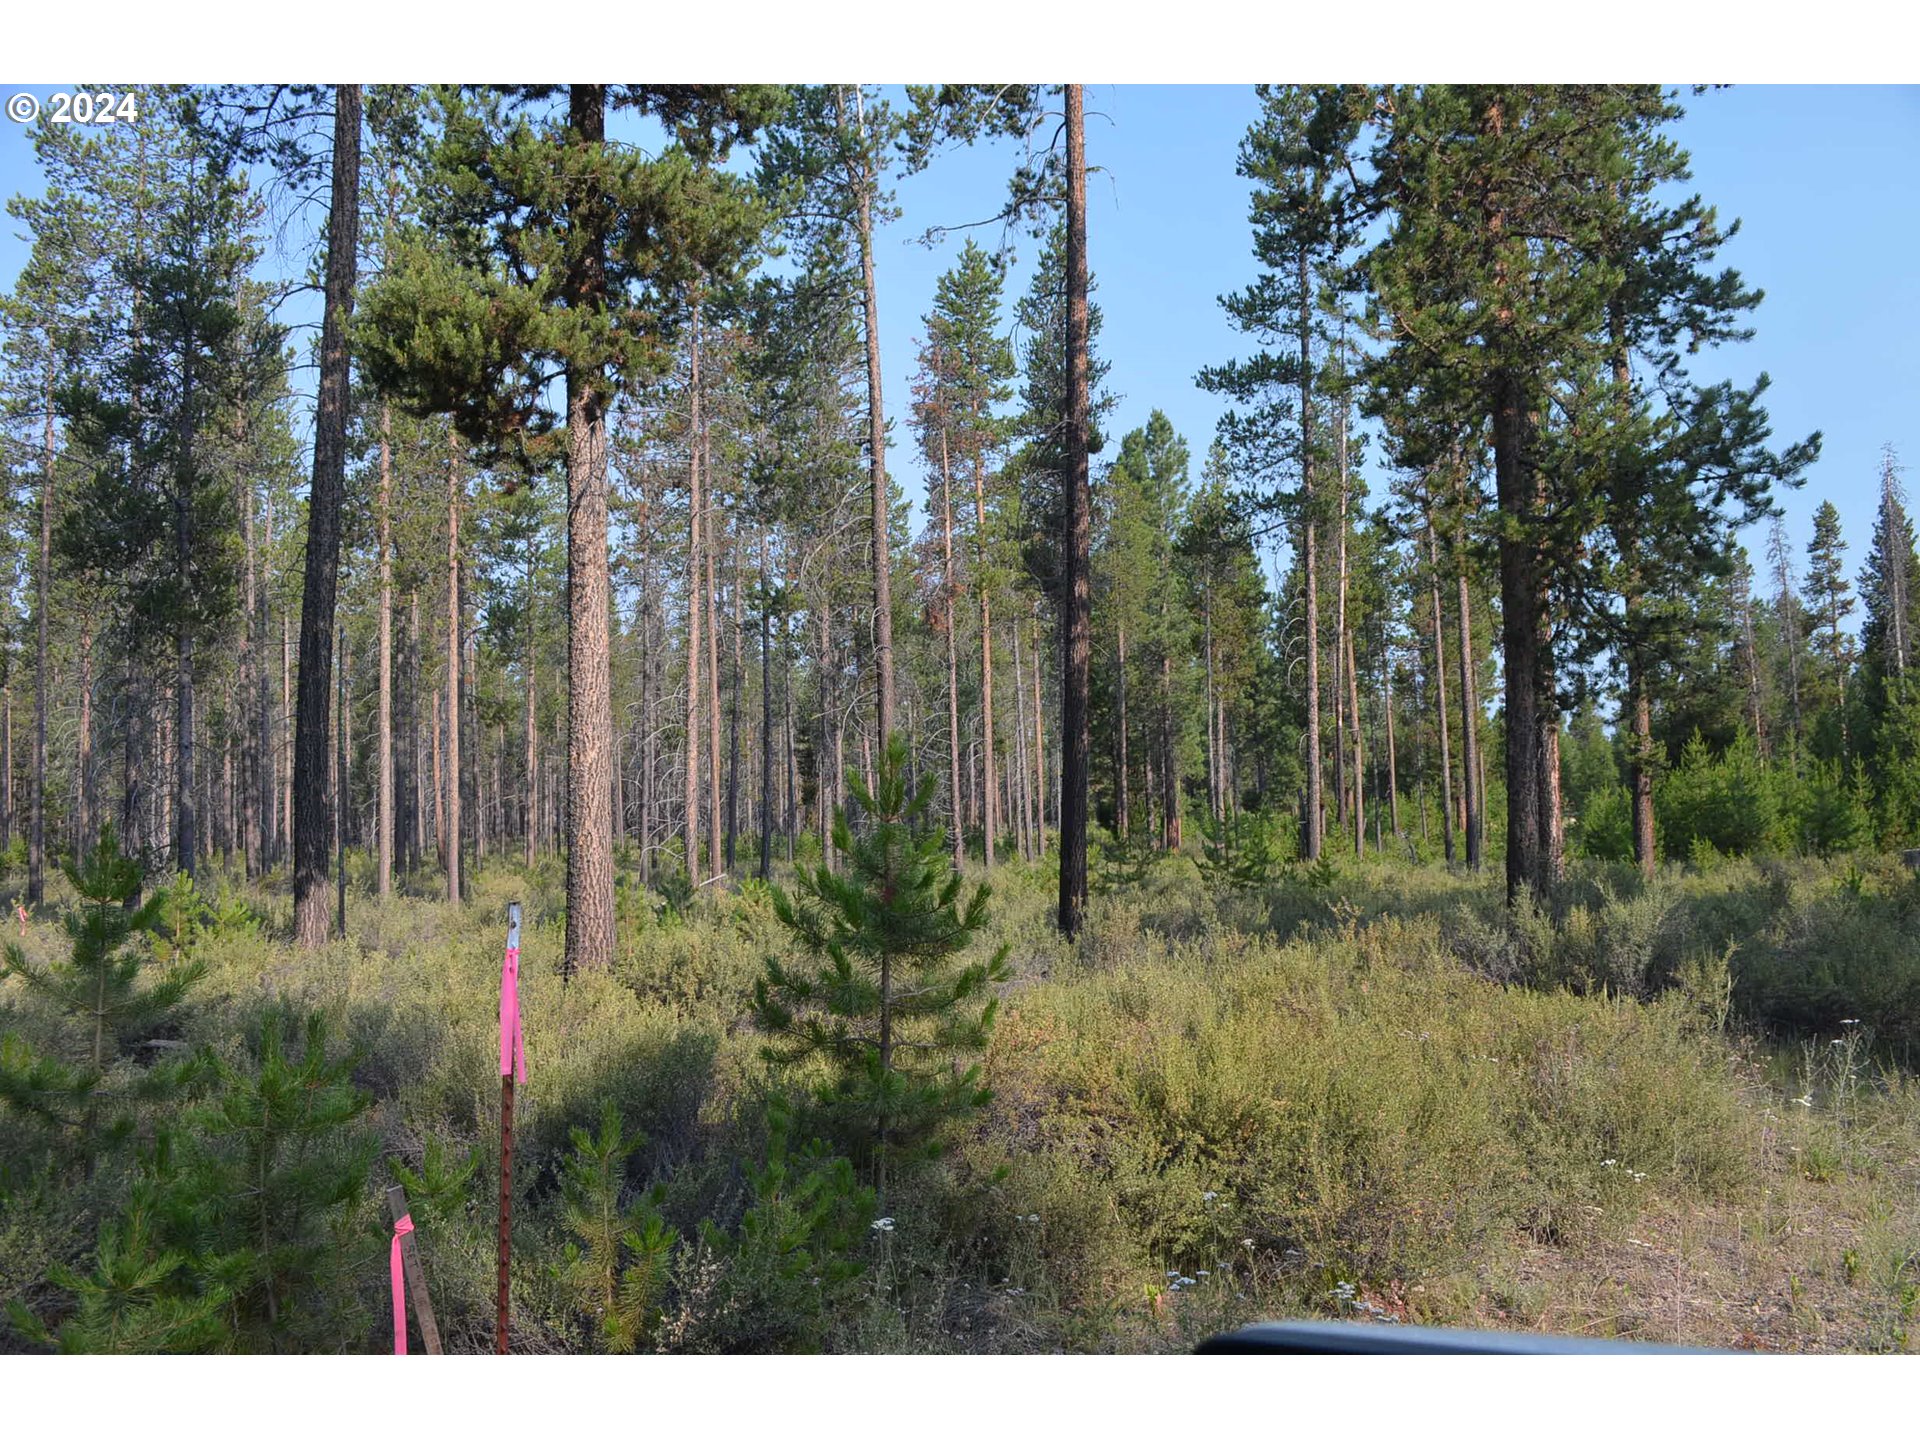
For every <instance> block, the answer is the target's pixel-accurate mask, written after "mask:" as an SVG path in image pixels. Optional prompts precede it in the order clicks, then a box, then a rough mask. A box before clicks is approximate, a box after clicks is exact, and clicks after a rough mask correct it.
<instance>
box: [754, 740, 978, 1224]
mask: <svg viewBox="0 0 1920 1440" xmlns="http://www.w3.org/2000/svg"><path fill="white" fill-rule="evenodd" d="M906 767H907V749H906V744H905V742H904V740H903V739H902V738H901V737H899V736H898V735H896V736H893V737H891V738H890V739H889V740H888V742H887V746H886V749H885V750H884V751H883V752H882V753H881V755H880V757H879V761H878V764H877V766H876V769H875V783H874V788H873V789H872V790H871V791H869V790H868V789H867V787H866V785H865V784H864V783H863V782H862V780H861V777H860V776H859V774H858V773H857V772H854V771H850V772H849V773H848V776H847V784H848V787H849V788H850V789H851V790H852V792H853V796H854V800H855V803H856V804H858V806H859V807H860V813H861V814H862V815H863V816H864V817H865V826H864V828H863V831H862V833H860V834H859V835H856V834H855V833H854V832H853V831H852V829H851V828H850V827H849V826H848V824H847V817H846V814H845V812H841V813H840V814H838V815H837V816H836V817H835V820H834V827H833V843H834V846H835V848H836V849H837V850H839V852H840V853H841V855H842V856H843V857H844V863H845V866H846V873H845V874H844V875H842V874H836V873H835V872H834V871H833V870H831V869H829V868H828V867H827V866H826V865H820V866H817V867H802V868H801V870H800V873H799V877H798V881H797V889H796V893H795V894H793V895H789V894H787V893H786V892H785V891H784V890H779V889H776V890H775V892H774V912H775V914H776V915H777V916H778V917H779V919H780V923H781V924H782V925H783V926H784V927H785V928H786V929H787V931H788V932H789V934H790V935H792V937H793V939H794V941H795V942H796V943H797V944H798V945H799V947H800V949H801V950H802V951H803V952H804V953H805V954H806V956H808V957H810V959H811V961H812V962H813V963H812V965H811V966H806V967H803V966H802V965H800V964H795V963H793V962H791V961H783V960H781V959H780V958H779V957H777V956H769V957H768V959H767V969H766V974H765V975H764V976H762V977H761V978H760V979H759V980H757V981H756V982H755V983H754V1006H753V1008H754V1020H755V1023H756V1024H757V1025H758V1026H759V1027H760V1029H761V1030H762V1031H763V1032H765V1033H766V1034H767V1035H769V1036H770V1037H772V1038H771V1040H770V1041H769V1043H768V1045H767V1046H766V1049H765V1053H766V1056H767V1058H768V1060H769V1061H771V1062H773V1063H774V1064H777V1065H780V1066H782V1067H792V1066H796V1065H801V1064H805V1063H807V1062H809V1061H812V1060H815V1059H818V1060H821V1061H824V1062H825V1063H826V1065H827V1067H828V1069H829V1072H830V1074H831V1077H832V1078H831V1079H830V1080H829V1081H828V1082H827V1083H826V1084H825V1085H824V1086H823V1087H822V1088H821V1090H820V1091H819V1096H818V1098H819V1101H820V1104H821V1107H822V1110H823V1113H824V1116H825V1118H826V1120H827V1122H828V1123H829V1125H831V1126H832V1127H833V1128H834V1129H835V1130H836V1131H837V1132H838V1133H839V1134H840V1135H842V1136H843V1137H844V1138H845V1139H846V1141H847V1142H848V1143H849V1144H850V1145H851V1146H852V1147H853V1148H854V1153H856V1154H857V1155H860V1156H863V1157H868V1158H870V1160H871V1163H872V1165H873V1170H874V1174H875V1177H876V1178H875V1188H876V1189H878V1190H879V1191H880V1193H881V1194H882V1195H883V1196H884V1195H885V1193H886V1182H887V1175H888V1173H889V1170H890V1167H892V1166H894V1165H895V1164H896V1162H898V1163H911V1162H913V1161H915V1160H918V1159H924V1158H928V1157H931V1156H933V1155H937V1154H938V1153H939V1149H940V1137H941V1134H942V1132H943V1131H944V1130H945V1129H946V1128H947V1127H948V1126H949V1125H950V1123H951V1122H953V1121H955V1120H957V1119H959V1118H961V1117H963V1116H966V1115H969V1114H972V1113H974V1112H975V1111H977V1110H978V1109H979V1108H980V1107H981V1106H983V1105H985V1104H986V1103H987V1100H988V1098H989V1095H988V1092H987V1091H986V1090H985V1089H984V1088H983V1086H982V1085H981V1081H980V1066H979V1064H978V1062H977V1060H973V1059H972V1057H976V1056H978V1055H980V1054H981V1053H983V1052H984V1051H985V1049H986V1046H987V1040H988V1037H989V1035H990V1033H991V1032H992V1029H993V1022H994V1016H995V1012H996V1011H997V1010H998V1008H999V1001H998V1000H997V999H996V998H994V997H993V996H992V994H991V993H990V987H992V986H994V985H997V984H1000V983H1003V982H1004V981H1006V980H1008V979H1010V978H1012V972H1011V971H1010V970H1009V969H1008V966H1007V958H1006V957H1007V948H1006V947H1005V946H1004V945H1003V946H1001V947H1000V948H999V949H997V950H995V951H994V952H993V954H992V955H990V956H989V957H988V958H987V959H985V960H975V961H970V962H969V961H966V960H964V959H963V958H962V956H963V955H964V953H965V952H966V951H967V950H968V949H969V948H970V947H971V946H972V944H973V942H974V941H975V940H976V939H977V938H978V936H979V935H980V932H981V931H982V930H983V929H984V928H985V925H986V918H987V900H988V898H989V895H990V894H991V891H990V888H989V887H988V886H987V885H985V884H981V885H979V886H977V887H976V888H975V889H974V892H973V895H972V896H971V898H969V899H966V900H964V901H963V900H962V897H961V885H962V880H963V877H962V876H961V874H960V872H959V871H958V870H956V869H955V868H954V866H953V862H952V860H951V858H950V857H949V856H948V854H947V847H946V837H945V835H944V834H942V833H941V832H940V831H939V830H938V829H934V828H928V827H925V826H924V825H923V824H922V820H923V817H924V816H925V814H926V810H927V807H928V805H929V803H930V802H931V800H932V798H933V791H934V781H933V780H932V779H931V778H929V779H927V780H925V781H923V782H922V783H921V784H920V786H919V788H918V789H917V790H916V791H914V792H913V793H912V794H909V793H908V790H907V779H906ZM962 1065H965V1067H966V1068H965V1069H962V1068H961V1066H962Z"/></svg>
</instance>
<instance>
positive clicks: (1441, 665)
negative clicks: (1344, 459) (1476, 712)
mask: <svg viewBox="0 0 1920 1440" xmlns="http://www.w3.org/2000/svg"><path fill="white" fill-rule="evenodd" d="M1424 516H1425V519H1426V522H1427V578H1428V581H1429V584H1430V589H1431V591H1432V595H1433V683H1434V695H1435V712H1434V714H1435V719H1436V720H1437V721H1438V728H1439V731H1440V835H1441V840H1442V842H1443V843H1444V845H1445V846H1446V852H1447V864H1449V865H1451V864H1453V861H1454V846H1453V826H1454V814H1453V751H1452V747H1451V746H1450V745H1449V743H1448V736H1447V632H1446V624H1445V618H1446V617H1445V613H1444V612H1443V611H1442V609H1441V606H1440V540H1439V537H1438V536H1436V535H1435V534H1434V531H1433V506H1432V505H1431V503H1429V504H1428V505H1426V506H1425V507H1424ZM1426 813H1427V812H1426V802H1425V801H1424V800H1423V801H1422V802H1421V806H1420V815H1421V823H1422V824H1423V825H1424V824H1425V822H1426Z"/></svg>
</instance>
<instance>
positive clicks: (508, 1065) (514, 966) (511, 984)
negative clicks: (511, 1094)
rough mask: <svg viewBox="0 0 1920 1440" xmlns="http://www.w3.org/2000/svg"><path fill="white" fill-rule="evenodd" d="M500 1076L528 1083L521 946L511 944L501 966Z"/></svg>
mask: <svg viewBox="0 0 1920 1440" xmlns="http://www.w3.org/2000/svg"><path fill="white" fill-rule="evenodd" d="M500 1073H501V1074H502V1075H512V1076H513V1078H514V1079H515V1080H516V1081H517V1082H518V1083H520V1084H522V1085H524V1084H526V1083H527V1045H526V1040H525V1038H524V1037H523V1036H522V1035H521V1033H520V947H519V946H518V945H509V946H508V947H507V958H506V960H505V961H504V962H502V964H501V966H500Z"/></svg>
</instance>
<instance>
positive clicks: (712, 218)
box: [361, 85, 784, 973]
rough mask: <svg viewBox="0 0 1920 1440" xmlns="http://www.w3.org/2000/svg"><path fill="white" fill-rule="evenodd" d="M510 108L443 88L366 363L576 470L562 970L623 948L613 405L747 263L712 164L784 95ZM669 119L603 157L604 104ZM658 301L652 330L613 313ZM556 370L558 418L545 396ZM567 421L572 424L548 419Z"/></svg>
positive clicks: (570, 540)
mask: <svg viewBox="0 0 1920 1440" xmlns="http://www.w3.org/2000/svg"><path fill="white" fill-rule="evenodd" d="M555 93H556V92H555V91H554V90H553V89H552V88H551V87H539V86H535V87H530V88H528V89H527V90H525V91H523V92H522V93H521V94H519V95H518V96H512V95H508V94H505V93H502V92H495V91H483V92H476V93H461V92H457V91H454V90H443V91H441V92H439V96H438V104H439V108H440V110H441V117H440V121H441V123H440V129H439V133H438V135H437V137H436V139H435V141H434V144H433V146H432V149H431V158H430V173H429V177H428V181H427V185H426V199H425V202H424V209H425V210H426V211H427V213H428V217H429V222H430V227H431V230H432V240H431V243H411V244H408V245H405V246H403V247H401V248H400V249H399V250H398V251H397V253H396V255H395V263H394V265H393V267H392V268H391V270H390V271H389V273H388V274H387V275H385V276H383V277H382V279H381V280H380V282H379V283H378V284H376V285H375V286H373V287H372V288H371V290H370V292H369V294H368V295H367V297H366V299H365V310H366V322H365V324H364V326H363V327H362V330H361V334H362V335H363V337H364V340H365V346H366V351H365V363H366V365H367V367H368V369H369V371H370V372H371V373H372V375H373V377H374V379H375V382H376V383H377V384H378V385H380V387H381V388H382V389H383V390H385V391H387V392H389V393H391V394H393V395H394V396H395V397H396V399H397V400H400V401H401V402H402V403H405V404H407V405H409V406H411V407H412V408H414V409H415V410H416V411H418V412H421V413H441V414H451V415H452V416H453V417H454V423H455V424H456V426H457V427H458V428H459V429H460V431H461V433H462V434H463V435H465V436H466V437H467V438H468V439H469V440H471V441H472V442H474V443H475V444H477V445H480V446H482V447H483V448H484V449H486V450H487V451H489V452H490V453H493V454H512V455H516V456H519V457H521V458H522V459H524V460H525V461H527V462H528V463H540V462H541V461H542V460H543V459H544V458H546V457H550V456H551V457H557V456H558V455H560V454H564V456H565V466H566V473H567V495H568V504H567V515H568V534H567V566H568V584H567V597H568V632H567V633H568V708H567V744H568V751H567V787H568V789H567V807H566V813H567V817H568V827H569V842H570V843H569V844H568V847H567V949H566V962H565V965H566V969H567V971H568V973H571V970H572V969H573V967H575V966H586V967H595V968H597V967H604V966H605V965H607V964H609V963H611V961H612V959H613V948H614V897H613V891H614V885H613V814H612V796H613V783H612V782H613V773H612V771H613V763H614V736H613V702H612V695H611V687H612V678H611V665H612V660H611V641H610V632H609V618H608V617H609V611H610V608H611V607H610V603H609V587H610V580H609V575H608V561H607V478H606V456H607V426H606V421H607V413H608V410H609V408H610V406H611V403H612V400H613V397H614V394H615V392H616V391H617V389H618V388H619V387H620V386H621V385H622V384H625V383H628V382H629V381H631V380H634V379H638V378H641V377H644V376H646V375H648V374H650V373H654V372H655V371H656V370H657V368H658V367H659V365H660V362H661V359H662V356H661V346H662V342H663V341H664V340H665V339H666V338H667V337H668V335H669V334H670V333H671V329H670V327H671V324H672V322H673V321H674V320H675V319H677V316H676V315H675V314H674V310H673V307H675V306H677V304H678V303H679V300H680V298H681V297H683V296H685V295H687V294H688V293H690V290H691V287H692V284H693V282H694V281H695V280H696V279H697V278H698V277H699V276H701V275H716V274H724V273H727V272H729V271H730V270H731V269H733V268H734V267H736V266H737V265H739V264H740V263H741V260H742V257H743V256H744V254H745V252H746V251H747V249H748V247H749V246H750V244H751V243H752V241H753V240H754V238H755V237H756V236H757V235H758V233H759V231H760V228H761V215H760V213H759V211H758V209H757V207H755V206H754V205H753V204H751V203H750V201H749V197H748V195H747V192H746V186H745V183H744V182H743V181H741V180H739V179H738V178H737V177H734V176H731V175H728V174H726V173H724V172H721V171H718V170H717V169H715V168H714V167H713V165H712V164H710V163H708V162H709V161H717V160H721V159H724V158H725V156H726V154H727V152H728V150H729V149H730V147H731V145H732V144H733V143H735V142H737V141H740V140H744V139H747V138H750V137H751V135H752V134H753V132H754V131H755V130H756V129H758V128H759V127H760V126H761V125H763V124H764V123H765V122H766V121H767V120H769V119H770V118H772V116H773V114H774V112H775V110H776V109H777V108H778V106H779V105H780V104H782V103H783V101H784V95H783V94H782V93H781V92H779V91H778V90H775V89H772V88H769V87H712V86H613V87H609V86H604V85H576V86H572V87H570V88H569V89H568V90H567V92H566V94H565V101H566V103H565V107H564V111H563V112H561V113H555V111H554V109H553V107H552V106H551V105H550V104H549V103H548V102H550V101H551V100H552V99H553V98H554V97H555ZM609 107H611V108H613V109H614V110H616V111H618V110H622V109H626V110H634V111H638V112H641V113H644V114H651V115H654V116H657V117H658V118H659V119H661V120H662V121H663V122H664V123H665V124H666V125H667V127H668V128H669V130H670V131H671V132H672V135H673V138H674V141H675V143H674V144H671V145H669V146H668V147H667V148H666V149H665V150H664V151H662V152H661V153H660V154H659V155H658V156H655V157H651V158H649V157H645V156H643V155H641V154H640V153H639V152H638V151H636V150H634V149H632V148H630V147H627V146H624V145H615V144H610V143H609V142H608V141H607V138H606V118H607V110H608V108H609ZM643 290H644V291H645V292H646V293H647V294H648V295H649V296H650V297H651V301H650V305H649V308H648V310H647V311H646V312H645V313H648V314H650V315H651V316H652V317H653V318H652V320H651V322H650V323H646V324H641V325H638V326H629V325H626V324H623V323H619V320H618V318H617V317H626V316H638V315H639V314H641V313H643V312H642V311H640V310H636V309H634V308H632V307H633V305H634V303H635V302H636V301H637V300H638V298H639V296H640V294H641V292H642V291H643ZM549 366H557V367H558V368H559V369H561V370H562V371H564V373H565V379H566V408H565V411H564V415H563V414H562V413H560V412H558V411H556V410H555V409H553V408H552V407H551V406H550V405H549V404H548V401H547V397H546V389H547V383H546V377H547V371H548V367H549ZM563 421H564V430H560V429H559V427H560V425H561V424H562V422H563Z"/></svg>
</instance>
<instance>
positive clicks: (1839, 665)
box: [1801, 500, 1857, 759]
mask: <svg viewBox="0 0 1920 1440" xmlns="http://www.w3.org/2000/svg"><path fill="white" fill-rule="evenodd" d="M1846 551H1847V542H1846V539H1845V537H1844V536H1843V535H1842V534H1841V532H1840V510H1839V508H1838V507H1837V506H1836V505H1835V504H1834V503H1833V502H1832V501H1831V500H1823V501H1821V502H1820V507H1819V509H1817V510H1815V511H1814V512H1813V538H1812V539H1811V540H1809V541H1808V542H1807V578H1806V580H1805V582H1804V585H1803V588H1802V590H1801V596H1802V598H1803V600H1804V601H1805V603H1806V607H1807V613H1808V614H1809V615H1810V616H1812V617H1813V620H1814V628H1813V630H1812V632H1811V633H1810V634H1809V635H1808V637H1807V644H1808V647H1809V649H1810V650H1811V651H1812V652H1813V659H1814V662H1815V665H1816V667H1817V671H1816V675H1815V677H1814V678H1815V684H1816V689H1815V692H1814V693H1815V695H1816V696H1817V697H1819V702H1823V703H1820V709H1821V711H1822V712H1823V714H1822V720H1823V722H1827V719H1828V717H1832V720H1833V722H1837V729H1838V734H1837V735H1835V734H1834V733H1833V729H1834V725H1833V724H1832V723H1823V727H1822V731H1821V732H1820V733H1821V734H1822V735H1824V737H1825V738H1824V740H1823V741H1822V743H1821V744H1820V745H1819V746H1818V748H1819V749H1820V750H1821V752H1822V754H1823V755H1824V756H1825V757H1826V758H1828V759H1843V758H1844V757H1846V756H1847V754H1848V753H1849V750H1850V739H1849V728H1850V727H1849V726H1848V724H1847V677H1848V675H1849V673H1850V672H1851V671H1852V669H1853V659H1854V654H1853V637H1852V635H1850V634H1849V633H1848V632H1847V630H1846V628H1845V625H1846V620H1847V617H1848V616H1850V615H1852V614H1853V612H1854V609H1855V606H1856V604H1857V602H1856V601H1855V599H1854V596H1853V585H1852V583H1851V582H1850V581H1849V580H1848V579H1847V574H1846ZM1819 702H1817V703H1819ZM1836 742H1837V746H1836Z"/></svg>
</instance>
